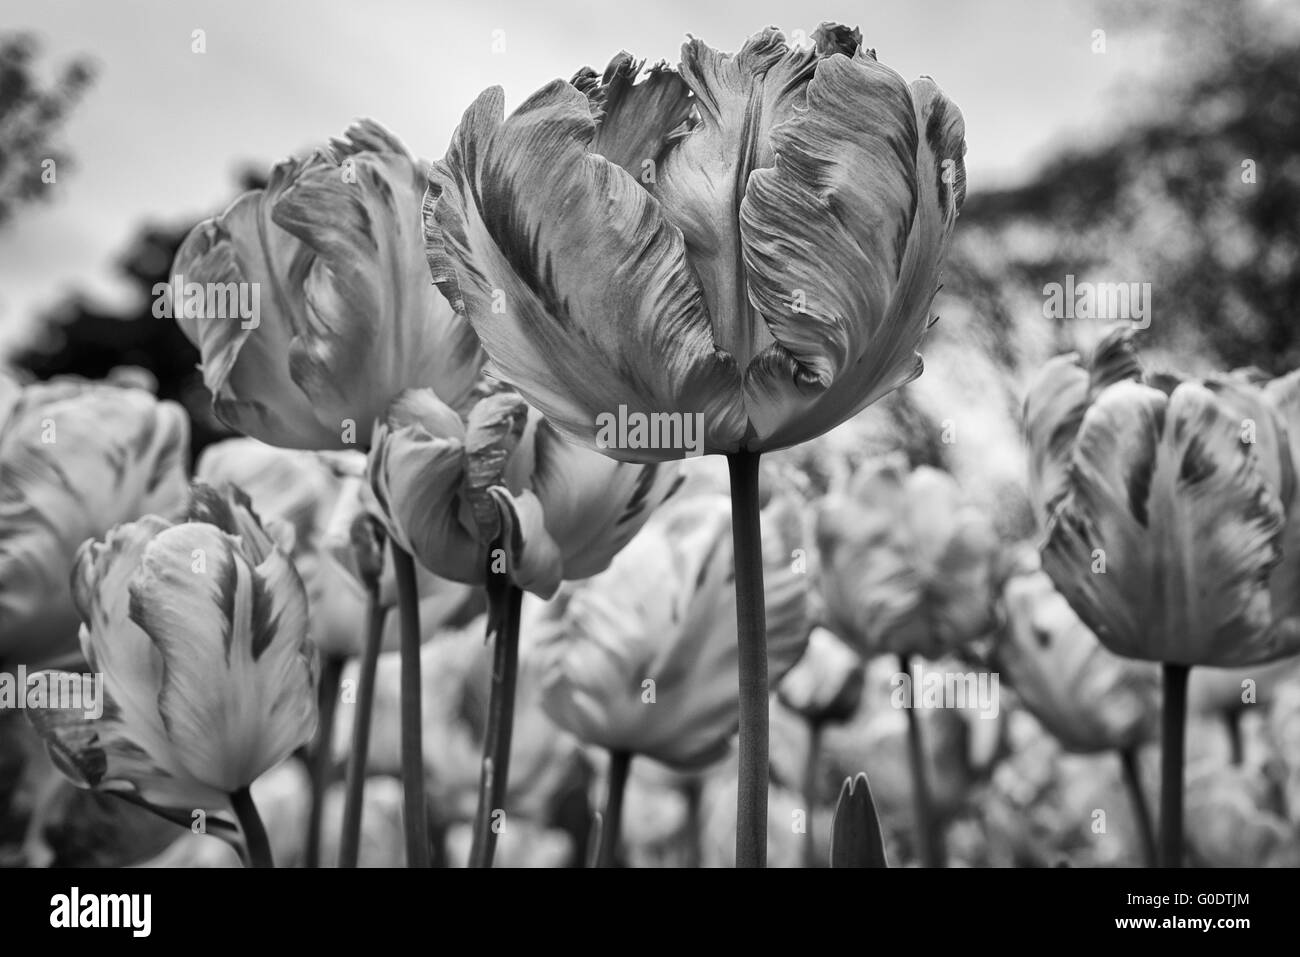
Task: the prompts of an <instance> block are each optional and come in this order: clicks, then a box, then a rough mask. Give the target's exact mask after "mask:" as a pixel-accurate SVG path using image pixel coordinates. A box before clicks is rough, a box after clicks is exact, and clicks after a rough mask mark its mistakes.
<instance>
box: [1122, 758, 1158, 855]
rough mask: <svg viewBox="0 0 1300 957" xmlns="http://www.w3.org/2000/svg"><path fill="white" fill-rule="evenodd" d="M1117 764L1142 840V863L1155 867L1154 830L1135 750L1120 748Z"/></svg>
mask: <svg viewBox="0 0 1300 957" xmlns="http://www.w3.org/2000/svg"><path fill="white" fill-rule="evenodd" d="M1119 763H1120V767H1121V768H1122V769H1123V772H1124V788H1125V790H1127V791H1128V798H1129V801H1130V802H1131V803H1132V805H1133V816H1134V817H1135V818H1136V819H1137V826H1138V835H1139V836H1140V837H1141V838H1142V860H1143V863H1144V864H1145V865H1146V866H1147V867H1155V866H1156V828H1155V823H1154V822H1153V821H1152V820H1151V808H1150V807H1149V806H1148V805H1147V798H1146V794H1145V793H1144V792H1143V791H1142V775H1141V773H1140V769H1139V765H1138V750H1137V748H1136V747H1129V748H1121V749H1120V752H1119Z"/></svg>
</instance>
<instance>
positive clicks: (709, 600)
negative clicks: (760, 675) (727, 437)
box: [536, 496, 809, 770]
mask: <svg viewBox="0 0 1300 957" xmlns="http://www.w3.org/2000/svg"><path fill="white" fill-rule="evenodd" d="M790 509H791V506H790V505H789V503H788V502H777V503H774V504H773V505H770V506H769V507H768V509H767V510H765V512H764V523H765V524H766V525H767V529H766V531H767V533H768V534H766V535H765V536H764V552H765V554H764V565H765V566H766V570H765V583H766V593H767V594H766V597H767V650H768V678H769V682H770V683H771V684H772V686H775V685H776V684H777V683H778V682H779V681H780V680H781V678H782V676H783V675H784V674H785V673H786V672H787V671H789V669H790V668H791V667H792V666H793V665H794V663H795V662H796V661H797V660H798V659H799V656H800V655H801V654H802V653H803V650H804V647H805V645H806V643H807V639H808V631H809V628H808V622H807V616H806V604H805V599H806V586H805V581H806V576H805V575H802V574H799V573H797V572H795V571H794V570H792V568H791V566H790V561H789V555H790V548H791V547H793V544H794V543H795V539H794V538H793V536H792V535H791V534H790V529H791V523H790V522H789V521H788V517H789V512H790ZM729 513H730V508H729V505H728V502H727V499H725V498H723V497H719V496H701V497H699V498H693V499H687V500H683V501H680V502H677V503H674V504H672V505H669V506H667V507H666V508H665V509H664V510H662V511H661V512H660V513H659V514H657V515H656V516H655V517H654V518H653V519H651V521H650V522H649V523H648V524H647V526H646V528H645V529H644V530H643V531H642V533H641V534H640V535H638V536H637V537H636V538H634V539H633V540H632V542H631V543H630V544H629V545H628V546H627V548H625V549H624V550H623V551H622V552H621V553H620V554H619V555H618V556H617V557H616V558H615V559H614V561H613V563H612V564H611V565H610V567H609V569H608V570H607V571H605V572H604V573H602V574H600V575H598V576H596V577H595V578H592V579H590V580H588V581H586V582H581V583H578V584H576V585H572V586H569V587H568V588H566V590H565V591H563V592H561V594H560V596H559V598H557V600H556V601H554V602H552V603H551V604H549V605H548V606H547V607H546V609H544V611H543V620H542V621H541V622H540V623H539V624H538V625H537V626H536V629H537V631H538V635H539V637H538V643H537V649H536V654H537V656H538V658H539V660H540V661H541V662H542V668H543V679H542V680H543V685H544V691H543V706H544V707H545V709H546V711H547V713H548V714H550V715H551V717H552V718H553V719H554V720H555V721H556V723H557V724H559V725H560V726H561V727H563V728H567V729H568V730H569V731H572V732H573V733H574V734H576V735H577V736H578V737H579V738H581V739H583V740H584V741H586V742H588V743H590V744H595V745H599V746H602V747H605V748H608V749H610V750H614V751H630V752H632V753H634V754H638V755H645V756H646V757H650V758H653V759H654V760H657V761H661V762H663V763H665V764H668V765H670V766H672V767H674V768H677V769H679V770H692V769H696V768H699V767H701V766H703V765H705V764H708V763H710V762H712V761H714V760H716V759H717V758H719V757H721V756H722V755H723V754H725V753H726V750H727V748H728V746H729V744H730V741H731V737H732V735H733V734H734V733H735V731H736V728H737V726H738V723H739V720H740V711H739V705H738V700H737V687H736V667H737V666H736V660H737V655H738V649H737V645H736V606H735V598H734V595H733V594H732V591H731V581H732V580H733V578H734V575H735V569H734V563H733V552H732V541H731V522H730V515H729Z"/></svg>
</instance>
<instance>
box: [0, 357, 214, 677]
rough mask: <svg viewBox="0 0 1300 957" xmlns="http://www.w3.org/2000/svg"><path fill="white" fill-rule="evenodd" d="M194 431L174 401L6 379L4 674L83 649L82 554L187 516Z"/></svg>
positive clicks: (0, 483)
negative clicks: (132, 526) (152, 520)
mask: <svg viewBox="0 0 1300 957" xmlns="http://www.w3.org/2000/svg"><path fill="white" fill-rule="evenodd" d="M188 457H189V423H188V420H187V419H186V417H185V412H184V411H183V410H182V409H181V407H180V406H178V405H176V404H175V403H174V402H160V401H158V400H157V399H155V398H154V397H153V396H152V395H150V394H149V393H148V392H145V391H143V390H140V389H132V388H123V387H119V386H115V385H107V384H103V383H93V382H85V381H80V380H61V381H53V382H43V383H37V384H33V385H28V386H26V387H23V386H21V385H19V384H18V382H17V381H16V380H14V379H11V378H9V377H8V376H6V375H4V374H3V373H0V664H3V665H6V666H9V665H17V664H20V663H40V662H45V661H50V660H52V659H57V658H59V657H60V656H62V655H66V654H68V653H71V652H73V651H74V650H75V648H76V644H77V614H76V609H75V608H74V607H73V603H72V592H71V590H70V587H69V584H68V581H69V578H70V577H71V572H72V566H73V561H74V558H75V556H76V553H77V548H78V547H79V546H80V545H81V543H82V542H84V541H86V540H87V539H89V538H96V537H102V536H103V535H104V533H106V532H107V531H108V530H109V529H110V528H112V527H113V526H114V525H116V524H118V523H119V522H126V521H132V520H134V519H137V518H139V517H140V516H141V515H145V514H148V513H156V514H160V515H175V514H178V513H179V512H181V511H183V510H184V508H185V498H186V487H187V483H186V477H185V467H186V461H187V459H188Z"/></svg>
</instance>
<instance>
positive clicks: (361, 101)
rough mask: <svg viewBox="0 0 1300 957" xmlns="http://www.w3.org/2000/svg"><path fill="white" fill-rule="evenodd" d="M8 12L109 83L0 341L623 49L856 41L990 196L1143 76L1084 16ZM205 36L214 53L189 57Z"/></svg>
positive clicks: (91, 109)
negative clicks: (69, 296)
mask: <svg viewBox="0 0 1300 957" xmlns="http://www.w3.org/2000/svg"><path fill="white" fill-rule="evenodd" d="M0 2H2V6H3V13H0V29H13V28H18V29H29V30H33V31H34V32H36V33H37V34H38V35H39V36H40V38H41V39H42V41H43V42H44V50H45V57H44V58H43V62H46V63H59V62H61V61H63V60H64V59H66V58H67V57H68V56H71V55H74V54H77V53H88V54H91V55H93V57H94V58H95V60H96V61H97V62H98V66H99V70H100V75H99V78H98V80H97V82H96V84H95V86H94V87H93V88H92V90H91V91H90V92H89V94H88V95H87V97H86V98H85V100H84V101H83V102H82V104H81V105H80V106H79V107H78V109H77V110H76V112H75V113H74V115H73V117H72V119H71V121H70V122H69V124H68V125H67V127H66V132H65V134H64V136H63V140H64V142H65V143H66V144H67V146H68V147H69V149H70V151H71V153H72V154H73V156H74V158H75V160H76V163H77V169H76V170H75V171H70V172H67V173H66V174H65V175H60V176H59V178H58V181H57V183H56V184H55V185H53V186H51V187H49V188H51V189H57V190H58V195H57V196H56V197H55V202H53V203H51V204H48V205H42V206H36V207H28V208H25V209H23V210H21V211H20V212H19V215H18V217H17V218H16V219H15V220H14V221H13V222H12V223H11V224H10V226H9V227H8V228H7V229H6V231H5V232H3V233H0V340H2V339H3V338H4V337H5V334H6V332H8V333H12V332H13V330H14V328H15V326H16V325H17V323H18V322H19V321H20V320H21V319H22V318H23V317H25V316H30V315H32V314H33V313H34V312H35V311H36V310H38V309H39V308H40V307H42V306H45V305H47V304H48V303H50V302H51V301H53V300H54V299H56V298H57V297H58V296H59V295H60V293H62V292H63V291H65V290H68V289H71V288H82V289H85V290H86V291H88V292H90V293H91V294H93V295H95V296H97V297H100V298H108V299H112V298H113V297H115V296H116V297H120V296H121V295H122V289H123V287H121V286H120V285H119V284H118V283H117V281H115V280H114V278H113V275H112V268H111V266H112V257H113V256H114V254H115V253H117V252H118V251H120V250H121V249H122V248H123V246H124V245H125V243H126V242H127V241H128V239H129V237H130V236H131V235H132V233H133V232H134V231H135V229H136V228H137V227H138V226H139V225H140V224H141V223H142V222H143V221H144V220H146V219H158V220H163V221H183V220H187V219H192V218H194V217H197V216H200V215H204V214H209V213H211V212H214V211H215V210H216V209H217V208H218V207H220V206H221V205H223V204H224V203H225V202H226V201H227V200H228V199H229V198H230V197H231V196H232V188H233V187H232V175H233V172H234V171H235V170H236V169H238V168H239V167H240V166H241V165H243V164H245V163H247V162H250V161H251V162H254V163H256V164H258V165H265V164H268V163H270V162H271V161H273V160H275V159H277V158H279V157H281V156H284V155H287V154H289V153H293V152H296V151H300V150H303V149H304V148H307V147H310V146H313V145H315V144H316V143H318V142H321V141H323V140H325V139H326V138H328V137H329V136H330V135H333V134H335V133H338V132H341V131H342V130H343V129H344V128H345V127H346V126H347V125H348V123H349V122H351V121H352V120H353V119H354V118H356V117H359V116H364V115H371V116H374V117H376V118H377V119H379V120H381V121H382V122H384V123H385V124H387V125H388V126H389V127H391V128H392V129H393V130H394V131H396V132H397V133H398V134H399V135H400V136H402V137H403V138H404V139H405V140H406V141H407V143H408V144H409V145H410V146H411V147H412V149H413V150H414V151H415V152H417V153H418V154H420V155H421V156H424V157H427V158H431V157H435V156H439V155H441V154H442V152H443V150H444V149H445V146H446V143H447V141H448V138H449V137H450V135H451V132H452V129H453V128H454V127H455V124H456V122H457V120H458V119H459V117H460V114H461V113H462V111H463V110H464V108H465V106H466V105H467V104H468V103H469V102H470V101H471V100H472V99H473V98H474V97H475V96H476V95H477V94H478V93H479V92H480V91H481V90H482V89H483V88H484V87H486V86H489V85H492V84H501V85H503V86H504V87H505V90H506V97H507V108H508V109H509V108H511V107H512V106H513V105H515V104H517V103H519V102H520V101H521V100H522V99H523V98H524V97H526V96H527V95H528V94H529V93H530V92H532V91H533V90H534V89H536V88H537V87H539V86H541V85H543V84H544V83H546V82H547V81H549V80H551V79H554V78H555V77H565V78H567V77H569V76H570V75H572V73H573V72H574V71H575V70H576V69H577V68H578V67H580V66H583V65H586V64H591V65H596V66H600V65H603V64H604V63H605V62H607V61H608V59H609V58H610V57H611V56H612V55H613V54H614V53H616V52H618V51H619V50H620V49H623V48H626V49H628V50H630V51H631V52H633V53H634V54H636V55H637V56H641V57H646V58H647V59H650V60H655V59H660V58H666V59H668V60H669V61H670V62H673V63H676V62H677V59H678V53H679V50H680V47H681V43H682V40H683V39H684V38H685V35H686V34H687V33H688V32H689V33H691V34H693V35H695V36H698V37H700V38H702V39H704V40H705V41H707V42H708V43H710V44H712V45H714V46H717V47H719V48H722V49H726V50H734V49H735V48H736V47H737V46H738V45H739V44H740V43H741V41H743V39H744V38H745V37H746V36H747V35H748V34H749V33H752V32H754V31H755V30H757V29H759V28H761V27H763V26H765V25H767V24H775V25H777V26H779V27H781V28H782V29H785V30H787V31H790V30H794V29H803V30H805V31H809V32H810V31H811V30H812V28H814V27H815V26H816V25H817V22H818V21H820V20H824V19H834V20H839V21H842V22H845V23H849V24H854V25H858V26H860V27H861V29H862V32H863V35H864V37H865V39H866V42H867V43H868V45H870V46H873V47H875V48H876V50H877V52H878V55H879V57H880V59H881V60H882V61H883V62H885V63H887V64H889V65H890V66H892V67H893V68H895V69H896V70H898V71H899V72H900V73H902V74H903V75H904V76H905V77H907V78H909V79H911V78H913V77H915V76H917V75H919V74H922V73H928V74H930V75H932V76H933V77H934V78H935V79H936V80H937V81H938V83H939V84H940V86H942V87H943V88H944V90H945V91H946V92H947V93H948V94H949V95H950V96H951V97H952V98H953V99H954V100H956V102H957V103H958V104H959V105H960V106H961V108H962V110H963V112H964V113H965V116H966V128H967V143H968V146H969V153H968V157H967V163H968V168H969V180H970V186H971V189H972V190H978V189H980V188H988V187H989V186H991V185H1000V184H1004V183H1009V182H1013V181H1014V180H1015V179H1016V178H1017V177H1020V176H1023V175H1024V174H1025V173H1026V171H1027V170H1029V169H1031V168H1032V166H1033V164H1034V163H1036V162H1038V161H1040V160H1041V159H1042V158H1043V157H1045V156H1046V155H1049V154H1050V153H1051V152H1052V151H1053V150H1054V149H1056V148H1057V147H1059V146H1060V145H1061V144H1063V143H1067V142H1070V141H1071V140H1078V139H1079V138H1081V137H1088V136H1094V135H1101V130H1102V129H1103V128H1104V127H1105V125H1106V124H1107V123H1110V122H1113V121H1114V117H1115V107H1116V106H1117V102H1116V98H1115V97H1114V96H1113V95H1107V94H1108V93H1111V94H1113V93H1114V92H1115V89H1116V87H1117V85H1118V81H1119V79H1120V78H1122V77H1124V76H1125V75H1126V73H1127V72H1129V71H1131V70H1132V69H1133V68H1134V66H1135V61H1138V60H1140V59H1141V58H1142V54H1141V52H1140V51H1139V50H1138V48H1137V41H1136V40H1131V39H1130V38H1127V37H1125V36H1124V35H1123V33H1122V31H1119V30H1117V29H1116V28H1117V27H1118V25H1112V28H1111V29H1108V30H1107V37H1106V53H1105V54H1104V55H1097V54H1095V53H1093V52H1092V45H1093V31H1094V30H1096V29H1106V28H1107V24H1105V23H1101V22H1098V21H1099V15H1098V14H1097V13H1096V12H1095V9H1094V7H1093V6H1092V5H1090V4H1088V3H1078V2H1067V0H987V2H981V3H979V4H975V3H970V2H966V0H890V2H871V3H863V2H857V3H853V2H838V0H832V2H824V3H820V4H818V5H816V6H815V7H812V6H810V5H809V4H808V3H807V2H806V0H728V2H712V0H633V2H628V0H620V2H613V0H607V2H603V3H597V2H594V0H562V2H530V3H525V2H520V0H514V2H503V0H460V2H457V3H449V2H445V0H432V2H430V0H364V2H362V0H168V2H164V0H58V2H51V0H0ZM809 10H813V11H814V12H812V13H808V12H805V11H809ZM196 29H202V30H204V31H205V33H206V52H205V53H202V54H197V53H194V52H192V50H191V46H192V41H191V36H192V33H193V31H194V30H196ZM498 31H500V32H498ZM494 41H496V42H497V45H498V46H500V45H501V43H500V41H504V49H503V50H500V51H499V52H497V51H494ZM1119 105H1122V99H1121V101H1120V104H1119Z"/></svg>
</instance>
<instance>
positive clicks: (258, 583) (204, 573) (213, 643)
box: [130, 523, 316, 792]
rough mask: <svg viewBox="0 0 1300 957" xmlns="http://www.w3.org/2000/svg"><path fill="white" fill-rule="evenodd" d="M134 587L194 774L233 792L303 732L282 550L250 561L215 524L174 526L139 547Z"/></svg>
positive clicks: (293, 618)
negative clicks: (141, 551)
mask: <svg viewBox="0 0 1300 957" xmlns="http://www.w3.org/2000/svg"><path fill="white" fill-rule="evenodd" d="M200 557H201V558H202V562H201V563H200V562H199V559H200ZM130 594H131V617H132V620H133V621H135V622H136V623H137V624H138V625H139V626H140V627H141V628H142V629H143V630H144V631H145V632H146V633H147V634H148V635H149V638H150V639H151V640H152V641H153V643H154V645H155V646H156V647H157V648H158V650H159V652H160V653H161V655H162V658H163V662H164V673H163V683H162V690H161V693H160V694H159V697H158V708H159V711H160V713H161V715H162V719H163V722H164V724H165V726H166V728H167V734H168V736H169V738H170V739H171V741H172V742H173V744H174V746H175V748H176V752H177V755H178V758H179V760H180V761H181V762H182V764H183V765H184V766H185V767H186V768H187V769H188V770H189V771H190V773H191V774H193V775H194V777H196V778H198V779H199V780H201V781H204V782H206V783H208V784H210V785H211V786H213V787H215V788H219V789H221V790H223V791H227V792H232V791H235V790H237V789H239V788H243V787H247V786H248V785H249V784H251V783H252V782H253V781H254V780H255V779H256V778H257V777H258V776H259V775H260V774H261V773H262V772H263V771H265V770H267V769H268V768H269V767H271V766H272V765H274V764H276V763H278V762H279V761H280V760H282V759H283V758H285V757H287V756H288V754H289V753H290V752H291V751H292V750H293V749H294V748H296V747H298V746H300V745H301V744H303V743H305V742H306V741H307V740H309V739H310V737H311V735H312V734H313V733H314V732H315V728H316V703H315V694H314V691H313V682H314V658H313V652H312V650H311V646H310V644H309V643H308V642H307V600H306V594H305V592H304V590H303V586H302V582H301V580H300V579H299V578H298V575H297V572H295V571H294V570H293V566H292V565H291V564H290V563H289V561H288V559H287V558H285V556H284V555H283V554H281V553H280V552H278V551H273V552H271V553H270V554H269V555H268V556H267V557H266V558H265V559H264V560H263V562H262V563H261V564H259V565H257V566H253V565H250V564H249V562H248V561H247V559H246V558H245V557H244V556H243V555H242V554H240V551H239V545H238V540H236V539H233V538H232V537H230V536H229V535H227V534H226V533H224V532H222V531H221V530H219V529H217V528H215V527H213V526H210V525H205V524H198V523H189V524H184V525H179V526H175V527H174V528H172V529H169V530H167V531H165V532H163V533H162V534H160V535H159V536H158V537H157V538H155V539H154V540H153V541H152V542H151V543H150V544H149V546H148V547H147V548H146V550H145V553H144V557H143V560H142V562H141V569H140V572H139V574H138V575H137V576H136V578H135V580H134V581H133V582H132V583H131V587H130Z"/></svg>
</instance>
